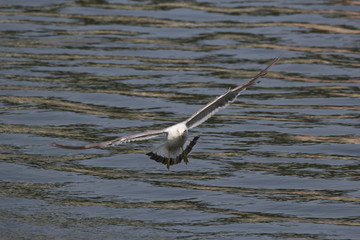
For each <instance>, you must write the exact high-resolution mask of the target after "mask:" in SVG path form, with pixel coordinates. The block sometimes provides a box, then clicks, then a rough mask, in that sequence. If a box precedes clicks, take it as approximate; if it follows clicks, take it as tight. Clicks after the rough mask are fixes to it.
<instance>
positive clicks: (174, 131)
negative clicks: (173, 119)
mask: <svg viewBox="0 0 360 240" xmlns="http://www.w3.org/2000/svg"><path fill="white" fill-rule="evenodd" d="M165 132H166V133H167V137H166V138H167V141H166V145H167V147H168V148H169V149H173V148H179V147H182V146H183V145H184V144H185V142H186V140H187V138H188V128H187V127H186V125H185V123H183V122H181V123H178V124H175V125H173V126H171V127H168V128H166V129H165Z"/></svg>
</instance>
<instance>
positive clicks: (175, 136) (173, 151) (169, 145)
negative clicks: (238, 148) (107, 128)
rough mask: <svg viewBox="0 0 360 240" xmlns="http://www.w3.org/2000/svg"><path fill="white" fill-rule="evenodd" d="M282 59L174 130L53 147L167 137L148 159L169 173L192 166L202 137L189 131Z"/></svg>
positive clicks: (106, 143)
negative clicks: (192, 156)
mask: <svg viewBox="0 0 360 240" xmlns="http://www.w3.org/2000/svg"><path fill="white" fill-rule="evenodd" d="M279 59H280V57H277V58H275V59H273V60H272V61H271V62H270V63H269V65H268V66H267V67H266V68H264V69H263V70H262V71H260V72H259V73H258V74H257V75H256V76H254V77H253V78H252V79H250V80H248V81H247V82H245V83H244V84H241V85H239V86H237V87H235V88H232V89H230V90H228V91H227V92H225V93H224V94H222V95H220V96H218V97H216V98H215V99H214V100H213V101H211V102H209V103H208V104H206V105H205V106H204V107H203V108H201V109H199V110H198V111H197V112H195V113H194V114H193V115H192V116H191V117H189V118H188V119H186V120H185V121H183V122H180V123H177V124H175V125H172V126H170V127H167V128H164V129H161V130H150V131H146V132H143V133H138V134H133V135H129V136H124V137H120V138H116V139H114V140H110V141H105V142H100V143H93V144H87V145H82V146H73V145H65V144H61V143H56V142H54V143H52V145H54V146H56V147H61V148H66V149H89V148H99V147H100V148H102V147H108V146H116V145H119V144H123V143H128V142H133V141H141V140H147V139H151V138H154V137H157V136H160V135H165V137H166V141H165V143H164V144H162V145H160V146H159V147H157V148H155V149H154V150H152V151H151V152H148V153H147V154H146V155H148V156H149V157H150V159H152V160H155V161H156V162H160V163H162V164H165V165H166V167H167V168H168V169H169V168H170V165H173V164H178V163H180V162H181V161H182V160H184V162H185V163H186V164H187V163H188V162H189V160H188V157H187V156H188V154H189V153H190V152H191V150H192V148H193V147H194V146H195V144H196V142H197V140H198V139H199V136H196V137H194V138H193V139H192V140H188V131H189V130H190V129H192V128H194V127H196V126H198V125H200V124H201V123H203V122H205V121H206V120H207V119H209V118H210V117H211V116H212V115H214V114H215V113H216V112H217V111H219V110H220V109H222V108H225V107H227V106H228V105H229V104H230V103H232V102H234V101H235V100H236V98H237V97H238V96H239V94H240V93H241V92H242V91H243V90H245V89H246V88H247V87H250V86H252V85H254V84H256V83H257V82H256V81H257V80H258V79H259V78H261V77H263V76H265V75H266V74H267V72H268V70H269V68H270V67H272V66H273V65H274V64H275V63H276V62H277V61H279Z"/></svg>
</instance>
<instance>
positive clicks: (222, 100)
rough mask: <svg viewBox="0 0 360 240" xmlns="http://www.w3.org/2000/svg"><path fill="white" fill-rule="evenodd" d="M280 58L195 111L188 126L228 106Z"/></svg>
mask: <svg viewBox="0 0 360 240" xmlns="http://www.w3.org/2000/svg"><path fill="white" fill-rule="evenodd" d="M279 60H280V57H277V58H275V59H273V60H272V61H271V62H270V63H269V64H268V65H267V67H266V68H264V69H263V70H261V71H260V72H259V73H258V74H257V75H256V76H254V77H253V78H252V79H250V80H249V81H247V82H245V83H244V84H241V85H239V86H237V87H235V88H233V89H230V90H229V91H227V92H226V93H224V94H223V95H220V96H218V97H217V98H215V99H214V100H213V101H211V102H209V103H208V104H207V105H205V106H204V107H203V108H201V109H199V110H198V111H197V112H195V113H194V114H193V115H192V116H191V117H190V118H188V119H187V120H185V124H186V126H187V127H188V128H189V129H191V128H194V127H196V126H198V125H200V124H201V123H203V122H205V121H206V120H207V119H209V118H210V117H211V116H212V115H214V114H215V113H216V112H217V111H219V110H220V109H223V108H225V107H227V106H228V105H229V104H230V103H232V102H234V101H235V100H236V98H237V97H238V96H239V94H240V93H241V92H242V91H243V90H245V89H246V88H247V87H249V86H252V85H254V84H256V80H257V79H259V78H261V77H263V76H265V75H266V74H267V72H268V70H269V68H270V67H272V66H273V65H274V64H275V63H276V62H277V61H279Z"/></svg>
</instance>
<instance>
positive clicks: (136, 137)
mask: <svg viewBox="0 0 360 240" xmlns="http://www.w3.org/2000/svg"><path fill="white" fill-rule="evenodd" d="M165 133H166V132H165V130H164V129H162V130H152V131H146V132H143V133H138V134H133V135H129V136H125V137H120V138H116V139H114V140H110V141H106V142H100V143H93V144H87V145H80V146H74V145H65V144H62V143H57V142H54V143H52V145H53V146H56V147H61V148H67V149H88V148H98V147H108V146H114V145H119V144H122V143H128V142H133V141H141V140H146V139H150V138H154V137H157V136H159V135H162V134H165Z"/></svg>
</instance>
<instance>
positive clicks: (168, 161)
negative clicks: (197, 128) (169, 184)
mask: <svg viewBox="0 0 360 240" xmlns="http://www.w3.org/2000/svg"><path fill="white" fill-rule="evenodd" d="M198 139H199V136H196V137H194V138H193V139H192V140H191V141H186V142H185V144H184V145H183V146H182V148H178V149H176V150H175V151H174V150H173V151H171V150H169V148H168V147H167V145H166V144H163V145H161V146H159V147H157V148H155V149H154V150H153V151H151V152H148V153H147V154H146V155H148V156H150V159H152V160H155V161H156V162H159V163H162V164H165V165H167V166H168V167H169V165H173V164H178V163H180V162H181V161H182V160H184V161H185V162H186V163H187V155H188V154H189V153H190V152H191V150H192V148H193V147H194V146H195V144H196V142H197V140H198Z"/></svg>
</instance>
